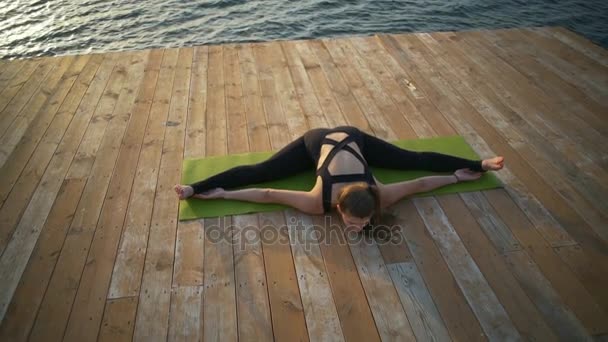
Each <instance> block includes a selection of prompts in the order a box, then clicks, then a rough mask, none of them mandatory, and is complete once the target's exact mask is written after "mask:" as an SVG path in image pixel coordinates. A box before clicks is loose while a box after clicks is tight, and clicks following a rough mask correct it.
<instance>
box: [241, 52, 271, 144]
mask: <svg viewBox="0 0 608 342" xmlns="http://www.w3.org/2000/svg"><path fill="white" fill-rule="evenodd" d="M238 57H239V66H240V75H241V89H242V92H243V94H242V95H243V99H242V101H243V105H244V106H245V113H246V117H247V136H248V137H249V148H250V150H251V151H255V152H260V151H270V149H271V148H270V140H269V138H268V130H267V126H266V118H265V113H264V105H263V103H262V95H261V91H260V87H259V83H258V77H257V70H256V66H255V60H254V57H253V52H252V50H251V45H250V44H243V45H239V48H238Z"/></svg>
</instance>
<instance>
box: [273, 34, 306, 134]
mask: <svg viewBox="0 0 608 342" xmlns="http://www.w3.org/2000/svg"><path fill="white" fill-rule="evenodd" d="M268 53H269V54H268V56H269V57H271V58H270V59H269V60H267V61H266V63H268V65H269V66H270V68H271V70H272V75H273V79H274V83H275V92H276V97H277V98H278V99H279V103H280V105H281V107H282V108H283V114H284V116H285V121H286V122H287V127H289V132H290V133H291V139H292V140H295V139H297V138H299V137H300V136H302V135H303V134H304V133H306V131H307V130H308V128H309V123H308V122H307V121H308V120H307V118H306V116H305V114H304V112H303V111H302V108H301V107H300V103H299V102H298V99H297V95H296V90H295V88H294V84H293V81H292V79H291V75H290V72H289V69H288V67H287V64H288V62H287V57H286V56H285V54H284V53H283V49H282V48H281V46H280V44H270V45H269V46H268ZM313 124H316V123H314V122H313Z"/></svg>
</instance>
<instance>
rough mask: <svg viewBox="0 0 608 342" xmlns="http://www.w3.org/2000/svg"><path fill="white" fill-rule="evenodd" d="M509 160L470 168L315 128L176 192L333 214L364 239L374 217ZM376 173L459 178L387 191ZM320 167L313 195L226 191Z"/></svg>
mask: <svg viewBox="0 0 608 342" xmlns="http://www.w3.org/2000/svg"><path fill="white" fill-rule="evenodd" d="M503 164H504V158H503V157H494V158H491V159H485V160H468V159H463V158H458V157H454V156H449V155H444V154H439V153H435V152H412V151H408V150H405V149H401V148H399V147H397V146H395V145H393V144H390V143H388V142H386V141H384V140H381V139H378V138H376V137H373V136H371V135H369V134H367V133H365V132H362V131H360V130H359V129H357V128H355V127H351V126H342V127H337V128H334V129H327V128H317V129H313V130H310V131H308V132H307V133H306V134H304V135H303V136H301V137H300V138H298V139H297V140H295V141H293V142H291V143H290V144H289V145H287V146H285V147H284V148H283V149H281V150H280V151H278V152H277V153H276V154H274V155H273V156H272V157H271V158H270V159H268V160H266V161H264V162H261V163H258V164H254V165H244V166H237V167H235V168H232V169H229V170H227V171H224V172H222V173H219V174H217V175H214V176H212V177H209V178H207V179H205V180H202V181H200V182H198V183H194V184H190V185H176V186H175V191H176V192H177V194H178V196H179V198H180V199H185V198H188V197H194V198H200V199H212V198H225V199H236V200H243V201H251V202H258V203H280V204H285V205H288V206H291V207H294V208H296V209H299V210H301V211H303V212H305V213H309V214H313V215H316V214H322V213H324V212H328V211H330V210H331V209H332V208H333V207H335V208H336V209H337V211H338V213H339V214H340V215H341V217H342V220H343V221H344V223H345V225H346V226H348V227H349V228H350V229H354V230H357V231H360V230H361V229H362V228H363V227H364V226H366V225H367V224H368V223H369V221H370V219H371V218H372V216H375V215H379V214H380V211H381V210H382V209H383V208H386V207H388V206H390V205H391V204H393V203H395V202H397V201H398V200H399V199H401V198H403V197H405V196H408V195H412V194H415V193H418V192H425V191H429V190H433V189H435V188H439V187H441V186H444V185H448V184H452V183H457V182H461V181H471V180H475V179H478V178H479V177H481V172H484V171H488V170H492V171H496V170H500V169H502V167H503ZM370 166H376V167H382V168H392V169H400V170H426V171H434V172H454V171H455V172H454V173H453V174H452V175H449V176H429V177H422V178H418V179H415V180H410V181H404V182H398V183H392V184H382V183H380V182H379V181H378V180H377V179H376V178H375V177H374V176H373V175H372V174H371V172H370V168H369V167H370ZM315 167H316V170H317V172H316V174H317V179H316V183H315V185H314V187H313V188H312V190H310V191H292V190H280V189H260V188H252V189H241V190H230V191H228V190H224V189H230V188H236V187H241V186H245V185H248V184H255V183H261V182H265V181H270V180H274V179H278V178H283V177H287V176H290V175H293V174H296V173H299V172H302V171H305V170H310V169H313V168H315Z"/></svg>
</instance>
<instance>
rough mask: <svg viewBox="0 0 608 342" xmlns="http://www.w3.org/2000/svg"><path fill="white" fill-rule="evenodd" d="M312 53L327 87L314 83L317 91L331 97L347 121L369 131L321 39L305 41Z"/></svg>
mask: <svg viewBox="0 0 608 342" xmlns="http://www.w3.org/2000/svg"><path fill="white" fill-rule="evenodd" d="M306 44H307V45H308V47H309V49H310V50H311V51H312V53H313V54H314V55H315V56H316V58H317V60H318V63H319V66H320V67H321V70H322V71H323V74H324V75H325V78H326V79H327V83H328V87H327V88H326V87H324V86H321V84H316V83H315V84H314V85H315V86H316V90H317V93H325V94H326V95H324V96H327V97H330V96H331V97H333V98H334V99H335V101H336V102H337V104H338V107H339V108H340V110H341V111H342V115H343V116H344V117H345V118H346V120H347V121H348V123H349V124H350V125H352V126H355V127H357V128H359V129H361V130H363V131H367V132H369V131H371V127H370V125H369V121H368V120H367V118H366V117H365V115H364V113H363V112H362V110H361V108H360V107H359V104H358V103H357V101H356V99H355V97H354V95H353V93H352V92H351V90H350V88H349V87H348V85H347V84H346V82H344V78H343V77H342V75H341V74H340V71H339V70H338V68H337V67H336V65H335V63H334V61H333V59H332V58H331V55H330V54H329V52H328V51H327V49H326V48H325V46H324V45H323V43H322V42H321V41H314V40H310V41H307V43H306ZM328 114H332V113H327V112H326V115H328Z"/></svg>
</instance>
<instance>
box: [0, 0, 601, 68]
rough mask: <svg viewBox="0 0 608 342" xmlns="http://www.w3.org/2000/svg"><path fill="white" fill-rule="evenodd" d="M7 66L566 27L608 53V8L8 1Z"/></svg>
mask: <svg viewBox="0 0 608 342" xmlns="http://www.w3.org/2000/svg"><path fill="white" fill-rule="evenodd" d="M0 4H1V6H0V56H2V57H5V58H7V57H8V58H14V57H32V56H47V55H65V54H80V53H89V52H105V51H117V50H132V49H145V48H156V47H179V46H191V45H202V44H218V43H226V42H249V41H268V40H275V39H301V38H317V37H336V36H343V35H366V34H372V33H395V32H420V31H423V32H430V31H457V30H469V29H480V28H504V27H529V26H547V25H551V26H557V25H559V26H565V27H567V28H569V29H571V30H573V31H575V32H577V33H580V34H582V35H584V36H586V37H587V38H589V39H591V40H592V41H594V42H595V43H597V44H599V45H602V46H604V47H608V0H565V1H559V0H531V1H500V0H455V1H449V0H444V1H440V0H402V1H389V0H355V1H345V0H343V1H336V0H301V1H286V0H252V1H245V0H227V1H221V0H216V1H211V0H198V1H183V0H182V1H175V0H163V1H161V0H143V1H133V0H124V1H104V0H72V1H68V0H53V1H43V0H38V1H36V0H23V1H15V0H0Z"/></svg>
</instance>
